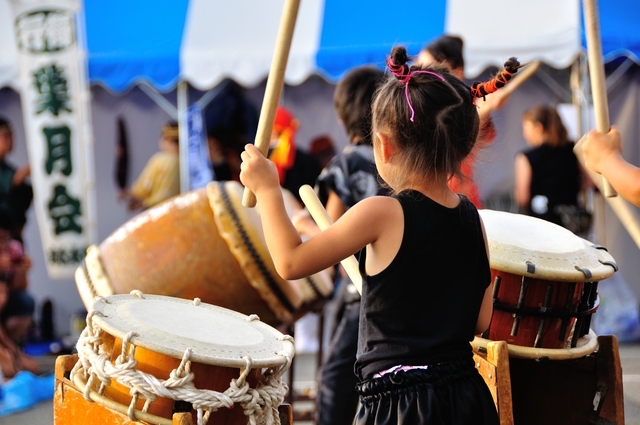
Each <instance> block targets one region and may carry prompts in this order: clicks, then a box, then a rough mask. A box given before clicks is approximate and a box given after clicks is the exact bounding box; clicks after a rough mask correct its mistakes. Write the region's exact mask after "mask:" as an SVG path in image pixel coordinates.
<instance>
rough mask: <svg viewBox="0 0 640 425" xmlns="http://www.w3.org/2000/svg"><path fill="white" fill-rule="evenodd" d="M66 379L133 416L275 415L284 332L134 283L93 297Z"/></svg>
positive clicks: (288, 353) (236, 420) (288, 345)
mask: <svg viewBox="0 0 640 425" xmlns="http://www.w3.org/2000/svg"><path fill="white" fill-rule="evenodd" d="M76 347H77V350H78V361H77V363H76V365H75V367H74V368H73V369H72V371H71V373H70V379H71V381H72V382H73V383H74V384H75V385H76V386H77V388H78V390H80V391H81V392H82V393H83V394H84V397H85V398H86V399H87V400H88V401H92V402H96V403H99V404H102V405H104V406H106V407H107V408H109V409H111V410H113V411H115V412H118V413H121V414H125V415H128V416H129V418H130V419H131V420H132V421H144V422H145V423H151V424H160V425H168V424H171V417H172V414H173V413H175V412H191V413H192V415H193V419H194V421H197V423H198V424H204V423H207V421H208V422H209V423H214V424H217V423H220V424H227V425H239V424H243V425H244V424H247V423H260V424H267V425H268V424H274V423H280V422H279V419H278V418H276V417H275V416H277V409H278V406H279V405H280V404H281V403H282V402H283V400H284V396H285V394H286V392H287V390H288V388H287V385H286V384H285V383H284V382H283V380H282V375H283V374H284V372H285V371H286V370H287V369H288V368H289V366H290V364H291V360H292V358H293V356H294V345H293V339H292V338H291V337H289V336H285V335H283V334H281V333H280V332H278V331H277V330H276V329H275V328H273V327H271V326H269V325H267V324H265V323H262V322H261V321H260V320H259V319H258V318H257V316H255V315H252V316H246V315H244V314H241V313H238V312H235V311H232V310H229V309H226V308H222V307H217V306H213V305H211V304H205V303H202V302H200V300H198V299H195V300H193V301H189V300H185V299H181V298H173V297H166V296H159V295H146V294H142V293H141V292H139V291H134V293H132V294H131V295H113V296H110V297H97V298H96V300H95V303H94V304H93V306H92V309H91V311H90V313H89V314H88V315H87V327H86V328H85V329H84V331H83V332H82V334H81V336H80V338H79V339H78V343H77V345H76Z"/></svg>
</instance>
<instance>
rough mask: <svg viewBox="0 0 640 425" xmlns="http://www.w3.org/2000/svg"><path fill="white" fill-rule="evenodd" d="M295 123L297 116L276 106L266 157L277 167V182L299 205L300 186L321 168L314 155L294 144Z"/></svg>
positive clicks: (314, 178)
mask: <svg viewBox="0 0 640 425" xmlns="http://www.w3.org/2000/svg"><path fill="white" fill-rule="evenodd" d="M299 126H300V123H299V122H298V119H297V118H296V117H295V116H293V114H292V113H291V112H290V111H289V110H288V109H286V108H284V107H282V106H278V109H277V111H276V118H275V121H274V123H273V131H272V133H271V145H270V146H269V155H268V157H269V159H270V160H271V161H273V163H274V164H275V165H276V168H277V169H278V176H279V177H280V186H282V187H283V188H284V189H287V190H288V191H289V192H291V193H292V194H293V195H294V196H295V197H296V199H297V200H298V202H300V205H301V206H302V205H303V203H302V199H300V194H299V193H298V190H299V189H300V186H302V185H305V184H308V185H310V186H313V185H314V184H315V182H316V178H318V176H319V175H320V171H322V168H321V167H320V163H319V162H318V160H317V159H316V158H315V157H314V156H312V155H311V154H309V153H307V152H305V151H303V150H302V149H300V148H298V147H297V146H296V133H297V132H298V128H299Z"/></svg>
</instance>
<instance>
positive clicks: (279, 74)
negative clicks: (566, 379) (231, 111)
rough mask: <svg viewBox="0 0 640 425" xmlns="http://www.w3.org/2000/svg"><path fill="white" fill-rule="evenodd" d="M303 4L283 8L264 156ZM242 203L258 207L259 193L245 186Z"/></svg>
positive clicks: (261, 136)
mask: <svg viewBox="0 0 640 425" xmlns="http://www.w3.org/2000/svg"><path fill="white" fill-rule="evenodd" d="M299 6H300V0H285V4H284V8H283V10H282V18H281V20H280V28H279V30H278V37H277V38H276V47H275V51H274V53H273V59H272V61H271V68H270V69H269V77H268V78H267V86H266V88H265V93H264V99H263V101H262V109H261V110H260V118H259V120H258V129H257V132H256V140H255V145H256V146H257V148H258V149H260V152H262V154H263V155H264V156H267V153H268V151H269V144H270V143H271V132H272V130H273V121H274V120H275V118H276V109H277V108H278V101H279V100H280V94H281V92H282V85H283V84H284V71H285V69H286V67H287V59H288V58H289V49H290V48H291V39H292V38H293V30H294V27H295V25H296V17H297V16H298V9H299ZM242 205H244V206H245V207H249V208H253V207H255V206H256V196H255V195H254V194H253V193H252V192H251V191H250V190H249V189H246V188H245V189H244V193H243V194H242Z"/></svg>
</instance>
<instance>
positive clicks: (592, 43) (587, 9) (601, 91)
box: [574, 0, 618, 198]
mask: <svg viewBox="0 0 640 425" xmlns="http://www.w3.org/2000/svg"><path fill="white" fill-rule="evenodd" d="M583 4H584V20H585V27H586V33H587V57H588V59H589V78H590V80H591V93H592V96H593V107H594V109H595V115H596V129H597V130H598V131H600V132H602V133H607V132H608V131H609V130H610V123H609V105H608V101H607V85H606V82H605V76H604V62H603V60H602V45H601V41H600V26H599V23H598V8H597V5H596V0H584V2H583ZM576 149H577V150H581V149H582V145H581V144H580V143H577V144H576V146H575V148H574V150H576ZM602 185H603V188H604V195H605V196H606V197H607V198H612V197H615V196H617V195H618V193H617V192H616V190H615V189H614V188H613V186H611V184H610V183H609V182H608V181H607V179H605V178H604V177H602Z"/></svg>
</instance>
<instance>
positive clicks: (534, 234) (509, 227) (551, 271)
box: [479, 210, 617, 282]
mask: <svg viewBox="0 0 640 425" xmlns="http://www.w3.org/2000/svg"><path fill="white" fill-rule="evenodd" d="M479 212H480V216H481V217H482V221H483V222H484V227H485V230H486V232H487V239H488V243H489V254H490V263H491V268H492V269H495V270H500V271H503V272H507V273H513V274H516V275H519V276H528V277H534V278H538V279H547V280H553V281H561V282H594V281H600V280H602V279H606V278H607V277H610V276H611V275H613V273H614V272H615V271H616V270H617V266H616V265H615V261H614V259H613V257H612V256H611V255H609V253H608V252H607V251H606V250H604V249H598V247H596V246H594V245H593V244H592V243H591V242H589V241H587V240H585V239H582V238H580V237H578V236H576V235H574V234H573V233H572V232H570V231H569V230H567V229H565V228H564V227H561V226H558V225H556V224H553V223H550V222H548V221H545V220H542V219H538V218H535V217H530V216H526V215H522V214H513V213H508V212H503V211H493V210H480V211H479Z"/></svg>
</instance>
